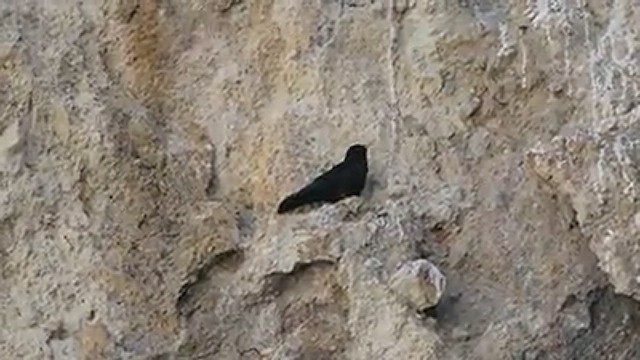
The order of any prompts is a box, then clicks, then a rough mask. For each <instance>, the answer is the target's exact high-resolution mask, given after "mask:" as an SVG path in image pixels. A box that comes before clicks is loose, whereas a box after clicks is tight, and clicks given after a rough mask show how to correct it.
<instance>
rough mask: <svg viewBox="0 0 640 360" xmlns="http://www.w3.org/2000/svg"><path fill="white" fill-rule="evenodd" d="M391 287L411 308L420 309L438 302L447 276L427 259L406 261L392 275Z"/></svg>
mask: <svg viewBox="0 0 640 360" xmlns="http://www.w3.org/2000/svg"><path fill="white" fill-rule="evenodd" d="M390 286H391V289H392V290H393V291H394V292H395V293H396V295H397V296H398V297H400V298H401V299H402V300H403V301H404V302H406V303H407V305H408V306H410V307H411V308H413V309H415V310H417V311H420V310H424V309H427V308H430V307H433V306H435V305H437V304H438V301H440V298H441V297H442V294H443V293H444V289H445V286H446V278H445V277H444V275H442V273H441V272H440V270H439V269H438V268H437V267H436V266H435V265H433V264H432V263H431V262H429V261H428V260H426V259H418V260H413V261H409V262H406V263H404V264H402V266H400V268H399V269H398V270H397V271H396V273H395V274H393V276H392V277H391V281H390Z"/></svg>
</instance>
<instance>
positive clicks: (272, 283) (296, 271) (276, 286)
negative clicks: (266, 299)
mask: <svg viewBox="0 0 640 360" xmlns="http://www.w3.org/2000/svg"><path fill="white" fill-rule="evenodd" d="M334 266H335V262H334V261H331V260H325V259H319V260H312V261H310V262H298V263H296V264H295V265H294V266H293V269H291V271H289V272H279V271H278V272H273V273H270V274H267V275H266V276H265V277H264V279H263V281H264V285H263V286H262V289H263V291H262V293H263V294H264V295H275V296H278V295H280V294H282V293H283V292H285V291H286V290H287V289H288V288H290V287H291V286H292V285H293V284H295V283H296V282H297V281H298V280H299V279H300V278H302V277H303V276H304V275H305V274H306V273H309V272H312V271H314V270H324V269H327V268H332V267H334Z"/></svg>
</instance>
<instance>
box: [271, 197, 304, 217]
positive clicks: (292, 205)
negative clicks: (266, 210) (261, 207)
mask: <svg viewBox="0 0 640 360" xmlns="http://www.w3.org/2000/svg"><path fill="white" fill-rule="evenodd" d="M305 204H306V201H305V199H304V198H303V197H302V196H300V193H296V194H293V195H289V196H287V197H286V198H285V199H284V200H282V202H281V203H280V205H278V214H283V213H286V212H289V211H292V210H294V209H296V208H298V207H300V206H302V205H305Z"/></svg>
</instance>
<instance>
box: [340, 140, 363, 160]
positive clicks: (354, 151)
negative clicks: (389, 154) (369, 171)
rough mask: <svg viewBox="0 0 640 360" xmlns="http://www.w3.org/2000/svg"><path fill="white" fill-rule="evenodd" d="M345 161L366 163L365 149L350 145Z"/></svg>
mask: <svg viewBox="0 0 640 360" xmlns="http://www.w3.org/2000/svg"><path fill="white" fill-rule="evenodd" d="M344 159H345V161H348V160H359V161H364V162H366V161H367V147H366V146H364V145H361V144H356V145H351V146H350V147H349V149H348V150H347V154H346V155H345V157H344Z"/></svg>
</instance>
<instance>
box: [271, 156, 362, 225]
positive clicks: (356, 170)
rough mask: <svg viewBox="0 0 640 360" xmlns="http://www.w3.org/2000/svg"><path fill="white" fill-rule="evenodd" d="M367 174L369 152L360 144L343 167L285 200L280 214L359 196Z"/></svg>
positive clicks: (338, 167) (342, 163)
mask: <svg viewBox="0 0 640 360" xmlns="http://www.w3.org/2000/svg"><path fill="white" fill-rule="evenodd" d="M367 171H368V167H367V148H366V147H365V146H364V145H361V144H355V145H351V146H350V147H349V149H348V150H347V153H346V155H345V157H344V160H343V161H342V162H341V163H339V164H337V165H335V166H334V167H332V168H331V169H330V170H329V171H327V172H325V173H323V174H322V175H320V176H318V177H317V178H315V179H314V180H313V181H312V182H311V183H310V184H308V185H306V186H305V187H303V188H302V189H300V190H298V191H297V192H295V193H293V194H291V195H289V196H287V197H286V198H285V199H284V200H282V202H281V203H280V205H279V206H278V214H283V213H286V212H290V211H293V210H295V209H297V208H299V207H301V206H304V205H309V204H313V203H335V202H338V201H340V200H342V199H344V198H347V197H350V196H360V193H361V192H362V190H363V189H364V186H365V182H366V180H367Z"/></svg>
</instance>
